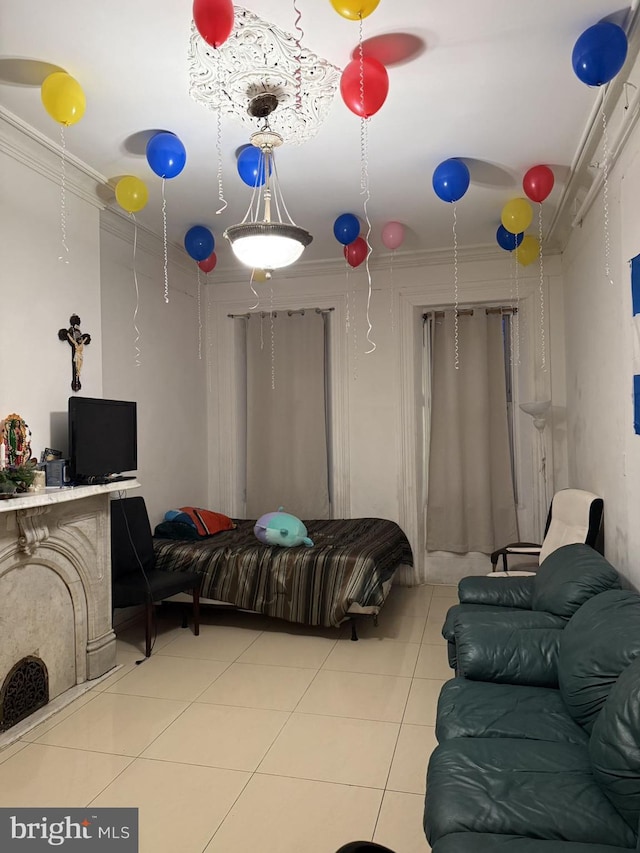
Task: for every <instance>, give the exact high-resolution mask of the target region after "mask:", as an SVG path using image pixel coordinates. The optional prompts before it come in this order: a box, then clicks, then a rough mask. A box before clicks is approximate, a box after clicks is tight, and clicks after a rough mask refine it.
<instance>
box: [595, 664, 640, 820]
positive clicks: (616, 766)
mask: <svg viewBox="0 0 640 853" xmlns="http://www.w3.org/2000/svg"><path fill="white" fill-rule="evenodd" d="M589 754H590V756H591V761H592V764H593V773H594V776H595V779H596V781H597V783H598V784H599V785H600V787H601V788H602V790H603V791H604V793H605V794H606V796H607V797H608V798H609V800H610V801H611V802H612V803H613V805H614V806H615V808H616V810H617V811H618V812H620V814H621V815H622V816H623V817H624V819H625V820H626V821H627V823H628V824H629V826H631V827H633V828H634V829H635V828H636V827H637V825H638V819H639V818H640V658H636V660H635V661H634V662H633V663H632V664H630V666H628V667H627V668H626V669H625V671H624V672H623V673H622V675H621V676H620V677H619V678H618V681H617V682H616V684H615V685H614V686H613V688H612V689H611V693H610V694H609V698H608V699H607V701H606V702H605V704H604V707H603V708H602V711H601V712H600V714H599V715H598V718H597V720H596V722H595V724H594V726H593V731H592V733H591V740H590V741H589Z"/></svg>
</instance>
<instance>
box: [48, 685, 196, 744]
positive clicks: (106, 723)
mask: <svg viewBox="0 0 640 853" xmlns="http://www.w3.org/2000/svg"><path fill="white" fill-rule="evenodd" d="M187 707H188V704H187V703H186V702H175V701H173V700H170V699H148V698H147V697H144V696H121V695H119V694H117V693H100V694H98V695H97V696H96V697H95V699H93V701H92V702H89V703H87V704H86V705H85V706H84V707H82V708H80V710H79V711H76V712H75V714H71V715H70V716H69V717H67V718H66V720H63V721H62V722H61V723H58V725H57V726H54V727H53V728H52V729H50V730H49V731H48V732H46V733H45V734H44V735H42V736H41V737H39V738H38V741H37V742H38V743H48V744H51V745H52V746H66V747H70V748H73V749H90V750H94V751H95V752H109V753H112V754H115V755H131V756H136V755H140V753H141V752H142V750H143V749H144V748H145V747H146V746H148V745H149V744H150V743H151V742H152V741H153V740H155V738H157V737H158V735H159V734H160V733H161V732H163V731H164V730H165V729H166V728H167V726H168V725H169V724H170V723H172V722H173V721H174V720H175V718H176V717H177V716H179V715H180V714H181V713H182V712H183V711H184V710H185V708H187Z"/></svg>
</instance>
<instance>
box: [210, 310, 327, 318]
mask: <svg viewBox="0 0 640 853" xmlns="http://www.w3.org/2000/svg"><path fill="white" fill-rule="evenodd" d="M305 311H315V312H316V314H329V312H330V311H335V308H292V309H289V308H286V309H283V310H281V311H280V314H287V315H288V316H289V317H291V316H292V315H293V314H302V315H304V312H305ZM272 314H273V316H274V317H277V316H278V312H277V311H252V312H251V313H247V314H227V317H229V318H231V319H232V320H248V319H249V318H250V317H263V318H264V317H271V315H272Z"/></svg>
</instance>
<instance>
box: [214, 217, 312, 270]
mask: <svg viewBox="0 0 640 853" xmlns="http://www.w3.org/2000/svg"><path fill="white" fill-rule="evenodd" d="M224 236H225V237H226V238H227V240H229V242H230V243H231V249H232V250H233V254H234V255H235V256H236V258H237V259H238V260H239V261H240V262H241V263H243V264H246V266H248V267H252V268H253V269H262V270H275V269H280V268H281V267H288V266H290V265H291V264H293V263H295V262H296V261H297V260H298V258H299V257H300V255H301V254H302V253H303V251H304V250H305V248H306V247H307V246H308V245H309V243H310V242H311V241H312V239H313V237H312V236H311V234H309V232H308V231H305V229H304V228H300V227H299V226H297V225H287V224H285V223H281V222H244V223H242V224H241V225H232V226H231V227H229V228H227V230H226V231H225V232H224Z"/></svg>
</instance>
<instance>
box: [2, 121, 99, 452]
mask: <svg viewBox="0 0 640 853" xmlns="http://www.w3.org/2000/svg"><path fill="white" fill-rule="evenodd" d="M67 173H68V181H67V184H68V189H67V193H66V204H65V208H66V229H67V240H66V242H67V245H68V247H69V253H68V260H69V263H68V264H64V263H61V262H60V261H58V256H59V255H60V254H61V252H62V251H63V250H62V241H61V230H60V210H61V202H60V157H59V156H56V155H55V154H54V153H53V152H51V151H48V150H46V149H44V148H42V146H39V145H37V144H35V143H33V142H32V141H31V140H29V139H27V138H25V137H24V135H23V134H21V133H19V132H18V131H17V130H16V129H15V128H14V127H12V126H10V125H8V124H6V123H4V122H0V186H1V187H2V192H1V193H0V234H2V239H1V240H0V271H1V272H0V276H1V277H2V279H1V280H2V286H1V290H0V292H1V294H2V298H1V300H0V419H2V418H4V417H5V416H6V415H7V414H9V413H10V412H17V413H18V414H19V415H21V416H22V417H23V418H24V419H25V421H26V422H27V424H28V425H29V427H30V429H31V432H32V440H31V447H32V451H33V455H36V456H38V458H39V456H40V452H41V451H42V449H43V448H44V447H55V448H58V449H60V450H62V451H63V452H64V453H65V454H66V452H67V400H68V398H69V397H70V396H71V395H72V394H73V392H72V390H71V348H70V346H69V344H68V343H67V342H66V341H65V342H63V341H60V340H59V339H58V330H59V329H61V328H67V327H68V326H69V317H70V315H71V314H78V315H79V316H80V318H81V320H82V325H81V329H82V331H83V332H89V333H90V334H91V344H90V345H89V346H87V347H86V348H85V358H84V366H83V369H82V375H81V381H82V393H83V394H86V395H87V396H95V397H100V396H101V395H102V334H101V315H100V257H99V240H100V232H99V210H98V199H97V198H96V199H95V201H94V202H93V203H92V201H91V197H90V195H89V194H88V193H87V192H84V191H83V188H82V187H81V186H80V185H79V183H78V180H76V178H77V176H76V175H75V174H74V170H73V169H72V168H71V167H70V166H69V165H68V166H67Z"/></svg>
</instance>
